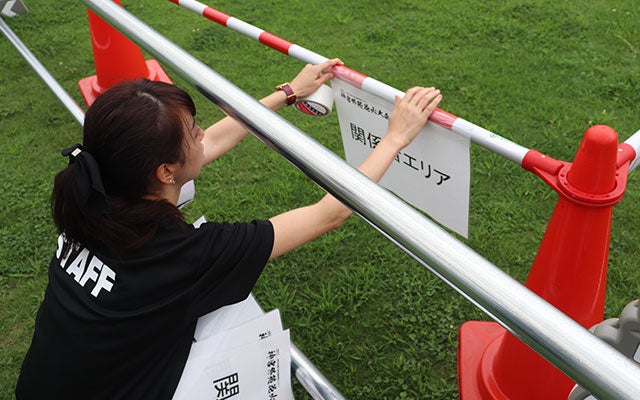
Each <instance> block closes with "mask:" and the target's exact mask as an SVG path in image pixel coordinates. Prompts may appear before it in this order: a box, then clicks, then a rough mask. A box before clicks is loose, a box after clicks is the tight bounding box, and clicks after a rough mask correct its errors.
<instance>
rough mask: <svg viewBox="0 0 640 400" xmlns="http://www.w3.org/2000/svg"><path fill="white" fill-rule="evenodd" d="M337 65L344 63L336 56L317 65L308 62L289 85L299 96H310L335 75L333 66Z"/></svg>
mask: <svg viewBox="0 0 640 400" xmlns="http://www.w3.org/2000/svg"><path fill="white" fill-rule="evenodd" d="M335 65H342V61H340V60H339V59H337V58H334V59H331V60H327V61H325V62H323V63H321V64H317V65H311V64H307V65H306V66H305V67H304V68H302V71H300V73H298V75H297V76H296V77H295V78H293V80H292V81H291V83H290V84H289V86H291V89H292V90H293V92H294V93H295V94H296V96H297V97H298V98H301V97H306V96H309V95H310V94H312V93H313V92H315V91H316V90H318V88H319V87H320V86H322V85H323V84H324V83H325V82H328V81H329V80H331V79H332V78H333V77H334V75H333V73H332V72H331V67H333V66H335Z"/></svg>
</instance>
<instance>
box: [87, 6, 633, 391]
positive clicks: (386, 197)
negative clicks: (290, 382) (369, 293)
mask: <svg viewBox="0 0 640 400" xmlns="http://www.w3.org/2000/svg"><path fill="white" fill-rule="evenodd" d="M85 2H86V3H87V5H88V6H89V8H90V9H92V11H94V12H95V13H96V14H98V15H99V16H100V17H102V18H103V19H105V20H106V21H107V22H109V23H110V24H111V25H113V26H114V27H115V28H116V29H118V30H120V31H121V32H122V33H123V34H125V35H126V36H127V37H129V38H130V39H131V40H133V41H134V42H136V43H137V44H138V45H139V46H141V47H143V48H144V49H145V50H147V51H148V52H149V53H150V54H153V55H154V56H155V57H156V58H158V59H159V60H160V61H161V62H162V63H163V64H164V65H165V66H167V67H169V68H171V69H172V70H173V71H174V72H176V73H177V74H179V75H180V76H181V77H182V78H184V79H185V80H186V81H187V82H189V83H190V84H191V85H193V86H194V87H196V88H197V89H198V90H199V91H200V92H201V93H202V94H203V95H204V96H206V97H207V98H208V99H210V100H211V101H212V102H214V103H215V104H216V105H218V106H219V107H220V108H222V109H223V110H224V111H225V112H226V113H227V114H229V115H231V116H233V117H235V118H236V119H238V120H239V121H241V123H242V124H243V125H244V126H245V127H246V128H247V129H248V130H249V131H251V132H252V133H253V134H254V135H256V136H257V137H258V138H260V139H261V140H262V141H264V142H265V143H266V144H267V145H268V146H270V147H271V148H273V149H274V150H275V151H277V152H278V153H280V154H281V155H282V156H283V157H285V158H286V159H287V160H289V161H290V162H291V163H292V164H293V165H295V166H296V167H298V168H299V169H301V170H302V171H303V172H305V173H306V174H307V175H308V176H309V177H311V178H312V179H313V180H314V181H316V182H317V183H318V184H319V185H320V186H322V187H323V188H324V189H326V190H327V191H328V192H330V193H332V194H333V195H335V196H336V197H337V198H339V199H340V200H341V201H343V202H344V203H345V204H346V205H347V206H349V207H350V208H351V209H352V210H354V211H355V212H356V213H357V214H359V215H360V216H361V217H362V218H364V219H365V220H366V221H368V222H369V223H370V224H371V225H373V226H374V227H375V228H377V229H378V230H379V231H381V232H382V233H384V234H385V235H386V236H387V237H388V238H389V239H390V240H392V241H393V242H395V243H396V244H397V245H398V246H399V247H401V248H402V249H404V250H405V251H406V252H407V253H408V254H410V255H411V256H412V257H413V258H414V259H416V260H417V261H418V262H420V263H421V264H422V265H423V266H425V267H426V268H428V269H429V270H431V271H432V272H433V273H435V274H436V275H437V276H438V277H440V278H441V279H443V280H444V281H445V282H447V283H448V284H449V285H451V286H452V287H453V288H454V289H456V290H457V291H458V292H460V293H461V294H462V295H463V296H465V297H466V298H467V299H469V300H470V301H472V302H473V303H474V304H476V305H477V306H478V307H479V308H481V309H482V310H483V311H484V312H486V313H487V314H488V315H490V316H491V317H492V318H493V319H495V320H496V321H498V322H499V323H500V324H501V325H502V326H503V327H505V328H506V329H507V330H509V331H510V332H511V333H513V334H514V335H516V336H517V337H518V338H519V339H521V340H522V341H523V342H524V343H526V344H527V345H528V346H529V347H531V348H532V349H533V350H535V351H536V352H538V353H539V354H541V355H542V356H543V357H545V358H546V359H547V360H549V361H550V362H551V363H552V364H554V365H555V366H556V367H558V368H559V369H560V370H562V371H563V372H564V373H566V374H567V375H568V376H569V377H571V378H572V379H573V380H575V381H576V382H578V383H579V384H580V385H582V386H583V387H585V388H586V389H587V390H589V391H590V392H591V393H593V394H594V395H595V396H596V397H598V398H599V399H601V400H604V399H633V398H637V394H638V393H640V367H638V366H637V365H635V364H634V363H633V362H632V361H631V360H629V359H628V358H626V357H624V356H623V355H621V354H620V353H619V352H617V351H616V350H614V349H613V348H612V347H610V346H609V345H607V344H606V343H604V342H602V341H601V340H599V339H597V338H596V337H594V336H593V335H592V334H591V333H589V332H588V331H587V330H586V329H584V328H583V327H582V326H580V325H579V324H578V323H576V322H575V321H573V320H571V319H570V318H569V317H567V316H566V315H565V314H563V313H562V312H560V311H559V310H557V309H556V308H555V307H553V306H552V305H550V304H549V303H547V302H546V301H544V300H543V299H541V298H540V297H538V296H537V295H535V294H534V293H533V292H531V291H530V290H528V289H527V288H525V287H524V286H523V285H521V284H520V283H519V282H517V281H516V280H514V279H513V278H511V277H510V276H509V275H507V274H506V273H504V272H503V271H501V270H500V269H498V268H497V267H496V266H495V265H493V264H491V263H490V262H489V261H487V260H486V259H484V258H482V257H481V256H480V255H478V254H477V253H475V252H474V251H473V250H471V249H470V248H468V247H467V246H466V245H464V244H463V243H461V242H460V241H458V240H456V239H455V238H453V237H452V236H451V235H449V234H448V233H447V232H445V231H444V230H443V229H441V228H439V227H438V226H437V225H435V224H434V223H433V222H431V221H430V220H429V219H427V218H426V217H424V216H423V215H422V214H420V213H419V212H417V211H415V210H414V209H413V208H411V207H410V206H408V205H407V204H405V203H404V202H402V201H401V200H399V199H398V198H397V197H395V196H394V195H392V194H391V193H389V192H388V191H386V190H385V189H383V188H381V187H380V186H378V185H376V184H375V183H373V182H371V181H370V180H369V179H368V178H366V177H365V176H364V175H362V174H361V173H359V172H358V171H357V170H355V169H354V168H352V167H351V166H349V165H348V164H346V163H345V162H344V160H342V159H341V158H340V157H338V156H336V155H335V154H333V153H332V152H331V151H329V150H327V149H326V148H324V147H323V146H322V145H320V144H319V143H317V142H315V141H314V140H313V139H311V138H310V137H308V136H307V135H305V134H304V133H303V132H301V131H300V130H298V129H297V128H295V127H294V126H293V125H291V124H290V123H289V122H287V121H286V120H284V119H283V118H281V117H279V116H278V115H277V114H275V113H273V112H272V111H271V110H269V109H267V108H266V107H264V106H262V105H261V104H260V103H259V102H257V101H256V100H255V99H253V98H252V97H251V96H249V95H247V94H246V93H244V92H243V91H242V90H240V89H239V88H237V87H236V86H234V85H233V84H232V83H230V82H229V81H227V80H226V79H224V78H223V77H222V76H220V75H219V74H217V73H216V72H215V71H213V70H211V69H210V68H209V67H207V66H206V65H204V64H203V63H201V62H200V61H198V60H197V59H195V58H194V57H193V56H191V55H190V54H189V53H187V52H185V51H184V50H182V49H180V48H179V47H178V46H176V45H175V44H173V43H172V42H170V41H169V40H167V39H166V38H164V37H163V36H162V35H160V34H159V33H157V32H155V31H154V30H153V29H151V28H150V27H148V26H147V25H145V24H144V23H142V22H141V21H139V20H138V19H137V18H136V17H134V16H133V15H131V14H130V13H128V12H127V11H126V10H124V9H122V8H121V7H119V6H117V5H116V4H115V3H113V2H111V1H110V0H85ZM534 316H535V317H534ZM294 353H295V352H292V356H293V354H294ZM292 358H293V357H292ZM296 375H298V374H296ZM323 398H331V397H323Z"/></svg>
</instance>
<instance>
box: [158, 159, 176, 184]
mask: <svg viewBox="0 0 640 400" xmlns="http://www.w3.org/2000/svg"><path fill="white" fill-rule="evenodd" d="M175 170H176V166H175V165H174V164H167V163H164V164H160V166H158V168H157V169H156V178H157V179H158V181H160V183H163V184H165V185H175V183H176V177H175Z"/></svg>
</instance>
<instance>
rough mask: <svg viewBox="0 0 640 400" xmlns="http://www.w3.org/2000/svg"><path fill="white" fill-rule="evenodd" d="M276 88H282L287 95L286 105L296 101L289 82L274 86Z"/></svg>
mask: <svg viewBox="0 0 640 400" xmlns="http://www.w3.org/2000/svg"><path fill="white" fill-rule="evenodd" d="M276 90H282V91H283V92H284V93H285V94H286V95H287V105H288V106H290V105H292V104H293V103H295V102H296V98H297V97H296V94H295V93H294V91H293V89H291V86H289V82H287V83H283V84H282V85H278V86H276Z"/></svg>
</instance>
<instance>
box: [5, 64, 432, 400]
mask: <svg viewBox="0 0 640 400" xmlns="http://www.w3.org/2000/svg"><path fill="white" fill-rule="evenodd" d="M339 62H340V61H339V60H337V59H334V60H329V61H327V62H325V63H322V64H319V65H315V66H313V65H307V66H306V67H305V68H303V70H302V71H301V72H300V73H299V74H298V75H297V76H296V78H295V79H294V80H293V81H291V83H290V84H286V85H285V86H280V87H279V88H280V89H281V90H280V89H279V90H276V91H275V92H274V93H272V94H271V95H269V96H267V97H265V98H264V99H262V100H261V102H262V103H263V104H264V105H266V106H267V107H269V108H271V109H273V110H276V109H277V108H279V107H281V106H282V105H284V104H285V103H291V102H292V101H291V100H292V98H294V97H295V96H296V95H297V96H299V97H304V96H307V95H309V94H311V93H313V92H314V91H315V90H317V89H318V88H319V87H320V86H321V85H322V84H323V83H325V82H326V81H328V80H329V79H331V78H333V74H332V73H331V68H332V67H333V66H335V65H336V64H338V63H339ZM440 99H441V96H440V94H439V91H438V90H435V89H433V88H413V89H410V90H409V91H407V93H406V95H405V96H404V98H403V99H400V98H398V99H397V100H396V106H395V108H394V111H393V113H392V115H391V117H390V120H389V128H388V132H387V135H386V136H385V137H384V138H383V139H382V140H381V141H380V143H379V144H378V145H377V147H376V148H375V149H374V150H373V152H372V153H371V154H370V156H369V157H368V158H367V159H366V160H365V161H364V162H363V164H362V165H361V166H360V167H359V169H360V171H362V172H363V173H364V174H366V175H367V176H369V177H370V178H371V179H372V180H374V181H378V180H379V179H380V178H381V177H382V175H383V174H384V172H385V171H386V170H387V168H388V167H389V165H390V164H391V162H392V161H393V160H394V157H395V156H396V154H397V153H398V152H399V151H400V150H401V149H402V148H404V147H405V146H406V145H408V144H409V143H410V142H411V141H412V140H413V139H414V138H415V137H416V135H417V133H418V131H419V130H420V129H421V128H422V126H423V125H424V124H425V122H426V121H427V118H428V117H429V115H430V114H431V112H432V111H433V110H434V109H435V107H436V106H437V104H438V103H439V102H440ZM195 114H196V110H195V106H194V104H193V101H192V100H191V98H190V97H189V96H188V95H187V94H186V93H185V92H184V91H182V90H181V89H178V88H177V87H175V86H172V85H168V84H165V83H160V82H150V81H147V80H140V81H131V82H125V83H122V84H119V85H117V86H115V87H113V88H111V89H110V90H108V91H107V92H105V93H104V94H103V95H101V96H100V97H98V99H97V100H96V101H95V103H94V104H93V105H92V106H91V107H90V108H89V110H88V112H87V114H86V119H85V126H84V134H83V146H79V145H76V146H74V147H72V148H69V149H66V150H64V151H63V154H64V155H66V156H68V157H69V166H68V167H67V168H65V169H64V170H62V171H61V172H60V173H59V174H58V175H57V176H56V178H55V182H54V189H53V195H52V210H53V218H54V221H55V224H56V226H57V228H58V230H59V232H60V237H59V238H58V248H57V251H56V253H55V255H54V256H53V258H52V260H51V264H50V267H49V284H48V286H47V289H46V294H45V298H44V300H43V302H42V305H41V307H40V310H39V312H38V315H37V318H36V326H35V332H34V336H33V340H32V343H31V347H30V349H29V351H28V353H27V355H26V357H25V361H24V364H23V367H22V370H21V375H20V378H19V381H18V385H17V388H16V395H17V398H19V399H35V398H51V397H53V398H69V399H76V398H78V399H86V398H101V399H102V398H104V399H120V398H122V399H125V398H126V399H133V398H153V399H170V398H171V397H172V395H173V393H174V391H175V388H176V386H177V384H178V381H179V379H180V375H181V372H182V369H183V367H184V365H185V362H186V359H187V356H188V354H189V348H190V346H191V342H192V338H193V333H194V330H195V326H196V321H197V319H198V318H199V317H200V316H202V315H204V314H207V313H209V312H211V311H213V310H216V309H218V308H220V307H222V306H225V305H228V304H232V303H236V302H238V301H241V300H243V299H245V298H246V297H247V296H248V295H249V293H250V291H251V289H252V288H253V286H254V284H255V282H256V280H257V279H258V276H259V275H260V273H261V271H262V268H263V267H264V265H265V264H266V262H267V261H268V260H269V259H272V258H274V257H277V256H279V255H281V254H284V253H286V252H288V251H290V250H292V249H294V248H296V247H298V246H300V245H302V244H304V243H306V242H308V241H310V240H312V239H314V238H316V237H318V236H320V235H322V234H323V233H325V232H328V231H329V230H332V229H334V228H337V227H339V226H340V225H341V224H342V222H343V221H344V220H345V219H346V218H347V217H348V216H349V215H350V211H349V210H348V209H347V208H346V207H345V206H344V205H342V204H341V203H340V202H339V201H338V200H336V199H335V198H334V197H333V196H331V195H328V194H327V195H325V196H324V197H323V198H322V199H321V200H320V201H319V202H318V203H315V204H313V205H310V206H307V207H302V208H298V209H295V210H291V211H288V212H285V213H283V214H280V215H277V216H275V217H273V218H270V219H269V220H266V221H253V222H251V223H236V224H227V223H205V224H203V225H201V226H200V227H199V228H195V227H193V226H192V225H189V224H187V223H185V221H184V219H183V216H182V214H181V213H180V211H179V210H178V208H177V207H176V204H177V201H178V198H179V194H180V188H181V186H182V185H183V184H184V183H185V182H188V181H189V180H192V179H194V178H196V177H197V176H198V174H199V172H200V169H201V167H202V166H203V165H204V164H206V163H208V162H211V161H213V160H215V159H216V158H218V157H220V156H221V155H223V154H224V153H226V152H227V151H229V150H230V149H232V148H233V147H234V146H235V145H236V144H238V142H240V140H242V138H243V137H244V136H245V135H246V131H245V130H244V129H243V128H242V127H241V126H240V125H239V124H237V123H236V122H235V121H234V120H233V119H230V118H228V117H227V118H225V119H223V120H221V121H220V122H218V123H216V124H214V125H213V126H211V127H209V128H208V129H206V130H204V131H203V130H202V129H201V128H200V127H199V126H197V125H196V123H195V120H194V116H195Z"/></svg>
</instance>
